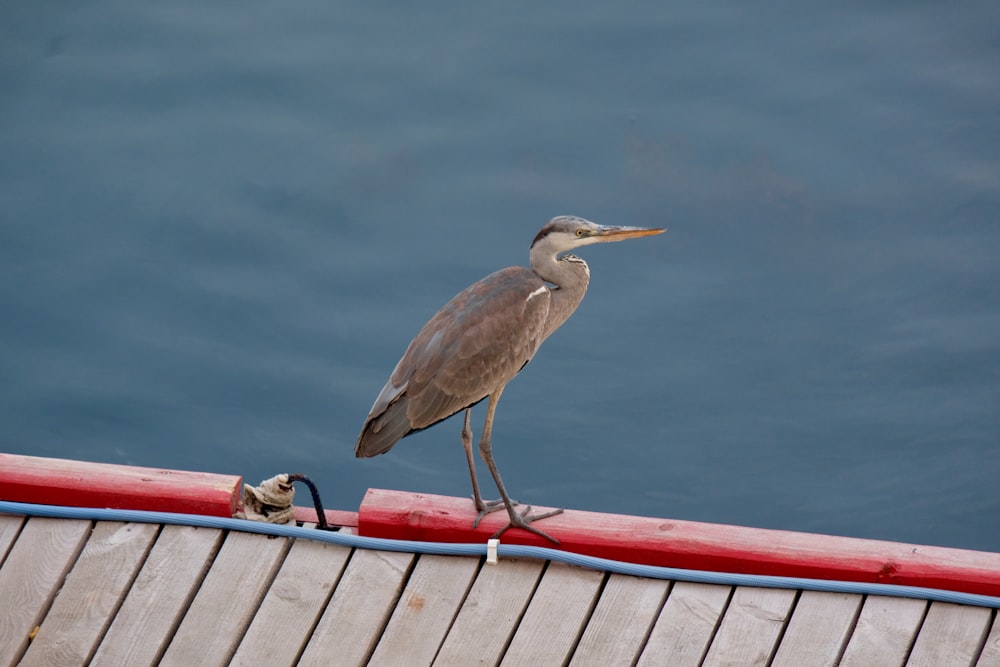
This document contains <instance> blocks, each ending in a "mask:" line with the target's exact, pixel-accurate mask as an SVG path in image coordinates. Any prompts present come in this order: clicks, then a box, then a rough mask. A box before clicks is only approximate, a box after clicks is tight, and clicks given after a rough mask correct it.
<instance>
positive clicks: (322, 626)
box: [299, 549, 416, 667]
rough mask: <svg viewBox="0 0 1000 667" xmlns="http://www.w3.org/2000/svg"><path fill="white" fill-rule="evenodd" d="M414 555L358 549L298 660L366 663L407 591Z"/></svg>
mask: <svg viewBox="0 0 1000 667" xmlns="http://www.w3.org/2000/svg"><path fill="white" fill-rule="evenodd" d="M415 559H416V556H414V555H413V554H408V553H396V552H392V551H369V550H366V549H355V550H354V553H353V554H352V555H351V560H350V561H349V562H348V564H347V569H345V570H344V573H343V575H341V577H340V581H339V582H338V583H337V588H336V589H335V590H334V591H333V597H332V598H330V602H329V604H328V605H327V607H326V611H325V612H324V613H323V617H322V618H320V620H319V623H318V624H317V625H316V629H315V631H313V636H312V638H311V639H310V640H309V644H308V645H307V646H306V650H305V652H304V653H303V654H302V658H301V660H300V661H299V664H300V665H303V666H306V665H315V666H316V667H326V666H327V665H330V664H331V661H332V657H331V656H336V664H337V665H338V667H339V666H341V665H343V666H344V667H348V666H349V665H364V664H366V663H367V661H368V656H370V655H371V654H372V651H373V650H374V649H375V643H376V642H377V641H378V638H379V637H380V636H381V635H382V630H383V628H384V627H385V624H386V622H387V621H388V620H389V616H390V614H391V613H392V608H393V605H394V604H395V602H396V599H397V598H398V597H399V594H400V592H401V591H402V590H403V584H404V583H405V581H406V578H407V577H408V576H409V574H410V568H411V567H412V566H413V563H414V561H415Z"/></svg>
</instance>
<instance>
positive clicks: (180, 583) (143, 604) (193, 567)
mask: <svg viewBox="0 0 1000 667" xmlns="http://www.w3.org/2000/svg"><path fill="white" fill-rule="evenodd" d="M222 538H223V532H222V531H221V530H215V529H211V528H195V527H193V526H163V527H162V528H161V530H160V535H159V537H157V538H156V543H155V544H154V545H153V548H152V549H151V550H150V552H149V555H148V556H147V557H146V562H145V563H143V566H142V569H140V570H139V574H138V575H137V576H136V578H135V581H134V582H133V583H132V586H131V588H130V590H129V592H128V595H127V596H126V598H125V601H124V602H122V606H121V608H120V609H119V610H118V613H117V614H116V615H115V618H114V621H113V622H112V623H111V627H110V628H108V632H107V634H105V636H104V639H103V641H102V642H101V645H100V646H99V647H98V649H97V653H96V654H95V655H94V660H93V662H92V663H91V665H92V667H119V666H120V665H152V664H156V662H157V661H158V660H159V659H160V656H161V655H162V654H163V651H164V650H165V649H166V644H167V642H168V641H169V639H170V638H171V637H172V636H173V634H174V632H175V631H176V629H177V626H178V625H180V622H181V619H182V618H183V617H184V614H185V612H186V611H187V606H188V604H189V603H190V601H191V600H192V598H194V595H195V593H196V592H197V590H198V585H199V584H200V583H201V581H202V578H203V577H204V576H205V573H206V572H207V571H208V567H209V565H210V564H211V562H212V558H213V557H214V556H215V553H216V551H217V550H218V548H219V545H220V544H221V542H222Z"/></svg>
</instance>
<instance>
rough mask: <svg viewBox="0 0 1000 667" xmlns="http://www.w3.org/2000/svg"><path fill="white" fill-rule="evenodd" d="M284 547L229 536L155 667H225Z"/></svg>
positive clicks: (278, 541) (280, 542) (279, 542)
mask: <svg viewBox="0 0 1000 667" xmlns="http://www.w3.org/2000/svg"><path fill="white" fill-rule="evenodd" d="M290 544H291V541H290V540H288V539H285V538H271V537H266V536H264V535H253V534H250V533H239V532H230V533H229V534H228V535H227V536H226V540H225V542H223V544H222V548H221V549H219V553H218V555H217V556H216V557H215V562H213V563H212V567H211V569H209V571H208V574H207V575H206V576H205V579H204V581H202V584H201V588H200V589H199V590H198V594H197V595H196V596H195V598H194V600H193V601H192V602H191V607H190V608H189V609H188V612H187V614H186V615H185V616H184V620H183V621H181V625H180V627H179V628H177V634H175V635H174V638H173V640H172V641H171V642H170V645H169V646H168V647H167V652H166V653H165V654H164V655H163V660H162V661H161V662H160V665H161V666H162V667H170V666H171V665H178V666H179V667H189V666H190V665H216V664H218V665H221V664H225V663H226V662H228V661H229V659H230V658H231V657H232V655H233V652H234V651H235V650H236V647H237V645H239V643H240V640H241V639H242V637H243V632H244V631H245V630H246V628H247V626H248V625H250V621H251V620H252V619H253V615H254V613H255V612H256V611H257V607H258V606H259V605H260V601H261V599H262V598H263V596H264V591H266V590H267V587H268V586H269V585H270V583H271V580H272V579H273V578H274V573H275V571H276V570H277V568H278V566H279V565H280V564H281V561H282V559H284V557H285V554H286V552H287V551H288V548H289V546H290Z"/></svg>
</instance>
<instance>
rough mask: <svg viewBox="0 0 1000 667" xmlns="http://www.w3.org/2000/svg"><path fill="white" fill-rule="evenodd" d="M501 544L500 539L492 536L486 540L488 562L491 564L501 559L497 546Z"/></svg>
mask: <svg viewBox="0 0 1000 667" xmlns="http://www.w3.org/2000/svg"><path fill="white" fill-rule="evenodd" d="M498 546H500V540H498V539H496V538H493V537H491V538H490V539H488V540H487V541H486V562H487V563H488V564H489V565H496V564H497V563H498V562H499V561H498V560H497V547H498Z"/></svg>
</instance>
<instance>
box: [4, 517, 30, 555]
mask: <svg viewBox="0 0 1000 667" xmlns="http://www.w3.org/2000/svg"><path fill="white" fill-rule="evenodd" d="M26 520H27V517H23V516H16V515H13V514H0V565H3V562H4V559H5V558H6V557H7V551H8V550H9V549H10V548H11V546H12V545H13V544H14V539H15V538H16V537H17V534H18V533H19V532H21V526H22V524H24V522H25V521H26Z"/></svg>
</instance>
